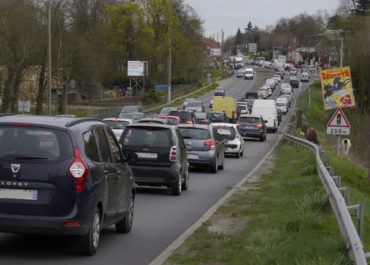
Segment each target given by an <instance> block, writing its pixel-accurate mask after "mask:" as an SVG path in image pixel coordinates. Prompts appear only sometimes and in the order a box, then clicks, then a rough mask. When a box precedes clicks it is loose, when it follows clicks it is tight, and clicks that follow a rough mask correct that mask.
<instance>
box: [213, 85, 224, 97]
mask: <svg viewBox="0 0 370 265" xmlns="http://www.w3.org/2000/svg"><path fill="white" fill-rule="evenodd" d="M215 96H225V89H224V88H223V87H221V86H219V87H216V89H215Z"/></svg>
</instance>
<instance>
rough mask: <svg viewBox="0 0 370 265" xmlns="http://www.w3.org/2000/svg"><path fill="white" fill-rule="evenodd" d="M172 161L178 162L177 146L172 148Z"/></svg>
mask: <svg viewBox="0 0 370 265" xmlns="http://www.w3.org/2000/svg"><path fill="white" fill-rule="evenodd" d="M170 161H177V149H176V145H174V146H172V147H171V150H170Z"/></svg>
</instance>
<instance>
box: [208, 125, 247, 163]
mask: <svg viewBox="0 0 370 265" xmlns="http://www.w3.org/2000/svg"><path fill="white" fill-rule="evenodd" d="M211 126H212V127H215V128H216V130H217V133H218V135H219V136H220V137H221V139H222V140H225V141H226V142H225V154H228V155H235V156H236V157H237V158H239V157H241V156H243V154H244V140H243V137H241V136H240V134H239V131H238V128H237V126H236V124H232V123H213V124H211Z"/></svg>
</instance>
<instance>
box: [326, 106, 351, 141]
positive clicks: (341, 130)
mask: <svg viewBox="0 0 370 265" xmlns="http://www.w3.org/2000/svg"><path fill="white" fill-rule="evenodd" d="M350 128H351V125H350V124H349V122H348V120H347V117H346V115H344V112H343V111H342V109H341V108H338V109H337V110H336V111H335V112H334V115H333V116H332V117H331V119H330V121H329V122H328V126H327V129H326V133H327V134H335V135H349V134H350Z"/></svg>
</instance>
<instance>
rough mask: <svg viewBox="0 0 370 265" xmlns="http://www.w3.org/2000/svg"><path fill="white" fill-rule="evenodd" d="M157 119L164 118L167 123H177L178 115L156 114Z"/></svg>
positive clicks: (178, 122)
mask: <svg viewBox="0 0 370 265" xmlns="http://www.w3.org/2000/svg"><path fill="white" fill-rule="evenodd" d="M157 118H158V119H162V120H166V122H167V123H166V124H169V125H179V124H180V118H179V117H178V116H168V115H159V116H157Z"/></svg>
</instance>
